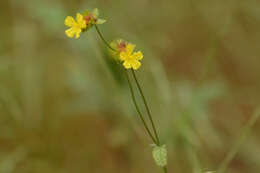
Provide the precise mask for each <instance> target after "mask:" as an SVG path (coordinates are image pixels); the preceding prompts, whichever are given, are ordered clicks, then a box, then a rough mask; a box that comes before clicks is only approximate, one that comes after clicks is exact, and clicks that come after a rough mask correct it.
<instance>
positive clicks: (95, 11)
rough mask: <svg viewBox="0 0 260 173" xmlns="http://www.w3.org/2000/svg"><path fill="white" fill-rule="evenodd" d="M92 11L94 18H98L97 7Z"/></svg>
mask: <svg viewBox="0 0 260 173" xmlns="http://www.w3.org/2000/svg"><path fill="white" fill-rule="evenodd" d="M92 13H93V15H94V17H95V18H98V16H99V12H98V9H97V8H95V9H94V10H93V12H92Z"/></svg>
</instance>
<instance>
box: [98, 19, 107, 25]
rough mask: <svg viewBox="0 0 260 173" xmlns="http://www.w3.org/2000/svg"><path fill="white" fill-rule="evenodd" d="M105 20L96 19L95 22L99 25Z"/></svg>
mask: <svg viewBox="0 0 260 173" xmlns="http://www.w3.org/2000/svg"><path fill="white" fill-rule="evenodd" d="M105 22H106V20H105V19H98V20H97V22H96V24H98V25H101V24H103V23H105Z"/></svg>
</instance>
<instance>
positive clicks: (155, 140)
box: [95, 25, 167, 173]
mask: <svg viewBox="0 0 260 173" xmlns="http://www.w3.org/2000/svg"><path fill="white" fill-rule="evenodd" d="M95 28H96V31H97V33H98V35H99V37H100V38H101V39H102V41H103V42H104V43H105V45H106V46H107V47H108V48H109V49H111V50H112V51H115V52H117V51H116V50H115V49H113V48H112V47H111V46H110V45H109V44H108V42H107V41H106V40H105V38H104V37H103V35H102V34H101V32H100V30H99V29H98V27H97V25H95ZM124 72H125V75H126V79H127V83H128V85H129V88H130V92H131V97H132V100H133V102H134V105H135V108H136V111H137V113H138V115H139V117H140V119H141V120H142V123H143V125H144V127H145V129H146V131H147V133H148V134H149V136H150V137H151V139H152V141H153V142H154V143H155V144H156V145H157V146H160V140H159V137H158V134H157V131H156V128H155V125H154V122H153V119H152V116H151V113H150V110H149V107H148V104H147V102H146V99H145V97H144V94H143V91H142V88H141V86H140V84H139V82H138V80H137V78H136V75H135V72H134V71H133V69H132V74H133V76H134V79H135V82H136V84H137V87H138V90H139V92H140V93H141V96H142V99H143V102H144V104H145V107H146V110H147V113H148V116H149V120H150V121H151V124H152V128H153V131H154V134H155V137H156V139H155V138H154V136H153V135H152V133H151V131H150V130H149V128H148V125H147V124H146V122H145V119H144V117H143V114H142V113H141V111H140V109H139V107H138V105H137V102H136V99H135V95H134V90H133V86H132V84H131V82H130V79H129V76H128V73H127V71H126V70H124ZM163 172H164V173H167V167H166V166H164V167H163Z"/></svg>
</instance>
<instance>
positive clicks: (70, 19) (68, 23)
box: [64, 16, 76, 27]
mask: <svg viewBox="0 0 260 173" xmlns="http://www.w3.org/2000/svg"><path fill="white" fill-rule="evenodd" d="M64 24H65V25H66V26H69V27H72V26H74V25H75V24H76V22H75V20H74V19H73V17H71V16H67V17H66V19H65V21H64Z"/></svg>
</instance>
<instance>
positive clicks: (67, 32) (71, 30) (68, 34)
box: [65, 28, 75, 38]
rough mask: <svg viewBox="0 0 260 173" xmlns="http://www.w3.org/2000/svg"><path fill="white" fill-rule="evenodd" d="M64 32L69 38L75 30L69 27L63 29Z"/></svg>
mask: <svg viewBox="0 0 260 173" xmlns="http://www.w3.org/2000/svg"><path fill="white" fill-rule="evenodd" d="M65 33H66V35H67V36H68V37H69V38H72V37H73V36H74V34H75V31H74V29H73V28H70V29H67V30H66V31H65Z"/></svg>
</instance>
